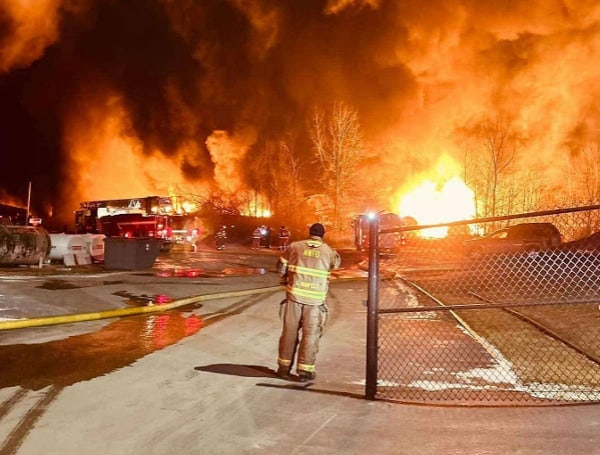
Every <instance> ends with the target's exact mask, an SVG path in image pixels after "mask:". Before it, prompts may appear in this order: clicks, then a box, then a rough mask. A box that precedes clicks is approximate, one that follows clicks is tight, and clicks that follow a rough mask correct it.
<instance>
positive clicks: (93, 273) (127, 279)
mask: <svg viewBox="0 0 600 455" xmlns="http://www.w3.org/2000/svg"><path fill="white" fill-rule="evenodd" d="M215 254H218V256H215ZM350 256H351V258H350ZM276 257H277V252H274V251H260V252H258V253H255V252H252V253H251V252H249V250H247V249H244V248H242V247H240V248H239V249H235V248H230V249H228V250H225V251H224V252H212V251H200V252H198V253H192V254H186V255H183V256H182V257H177V256H176V255H169V257H161V258H159V260H158V261H157V263H156V264H155V267H154V268H153V269H152V270H151V271H137V272H136V271H133V272H132V271H108V270H102V268H101V267H90V268H88V269H87V270H86V271H85V273H80V271H76V270H73V269H71V270H53V271H51V270H44V272H43V273H41V274H40V273H31V274H29V275H28V274H27V273H21V274H17V273H13V272H14V271H11V272H10V273H3V271H1V270H0V317H3V318H5V319H10V318H20V317H40V316H48V315H56V314H66V313H71V312H83V311H85V312H89V311H102V310H107V309H111V308H127V307H136V306H148V305H161V304H164V303H165V302H170V301H173V300H175V299H182V298H186V297H190V296H193V295H198V294H213V293H222V292H224V291H236V290H242V289H248V288H252V287H253V288H268V287H271V286H274V285H276V284H277V283H278V277H277V274H276V273H275V270H274V266H275V261H276ZM346 259H347V261H346V264H345V266H346V267H345V268H344V269H343V270H342V271H340V273H339V274H338V276H337V278H338V279H335V280H333V282H332V285H331V298H330V302H329V305H330V308H331V318H330V320H329V322H328V325H327V328H326V331H325V334H324V337H323V340H322V343H321V350H320V353H319V358H318V369H317V379H316V380H315V381H313V382H310V383H299V382H295V381H284V380H281V379H279V378H277V377H276V376H275V371H274V368H275V367H276V355H277V340H278V336H279V331H280V322H279V319H278V308H279V302H280V300H281V299H282V297H283V290H281V291H270V292H265V293H263V294H257V295H249V296H243V297H227V298H221V299H216V300H207V301H202V302H199V303H195V304H191V305H187V306H185V307H181V308H177V309H175V310H170V311H166V312H157V313H152V314H144V315H138V316H131V317H125V318H113V319H106V320H99V321H90V322H83V323H77V324H66V325H60V326H52V327H36V328H28V329H17V330H9V331H0V364H1V365H2V366H3V368H2V370H1V373H0V455H9V454H21V455H29V454H41V453H60V454H61V455H68V454H81V453H86V454H90V455H96V454H98V455H100V454H103V455H104V454H107V453H111V454H144V455H146V454H172V453H177V454H197V453H202V454H204V453H206V454H251V453H265V454H266V453H268V454H290V453H291V454H304V453H306V454H309V453H310V454H339V453H344V454H363V453H374V454H417V455H419V454H483V453H485V454H506V453H511V454H542V453H543V454H564V453H569V454H595V453H600V449H599V448H598V447H600V436H599V435H600V413H599V412H598V410H599V409H600V408H599V407H598V406H567V407H544V408H522V407H520V408H510V407H504V408H477V407H441V406H437V407H434V406H414V405H405V404H401V403H392V402H382V401H367V400H365V399H364V371H365V352H364V351H365V337H366V334H365V328H366V308H365V306H364V300H365V299H366V287H367V284H366V282H365V281H364V280H360V279H358V280H356V279H351V280H344V279H339V278H361V277H364V276H365V275H364V271H361V269H360V268H359V267H356V262H357V257H356V256H354V255H346ZM358 259H360V258H358ZM57 269H60V267H59V268H57ZM47 272H50V273H47Z"/></svg>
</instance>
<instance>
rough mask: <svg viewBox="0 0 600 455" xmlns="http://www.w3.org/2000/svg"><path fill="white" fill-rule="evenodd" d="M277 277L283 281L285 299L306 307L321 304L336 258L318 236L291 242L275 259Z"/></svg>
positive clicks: (337, 259)
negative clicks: (283, 279) (279, 275)
mask: <svg viewBox="0 0 600 455" xmlns="http://www.w3.org/2000/svg"><path fill="white" fill-rule="evenodd" d="M279 262H280V274H281V276H282V277H286V279H287V298H288V299H290V300H293V301H295V302H298V303H303V304H306V305H321V304H322V303H324V302H325V300H326V298H327V290H328V288H329V277H330V273H331V270H333V269H337V268H338V267H339V266H340V262H341V260H340V255H339V254H338V253H337V251H335V250H334V249H332V248H331V247H330V246H329V245H327V244H326V243H324V242H323V240H322V239H321V238H320V237H316V236H313V237H310V238H309V239H306V240H300V241H298V242H293V243H292V244H291V245H290V246H289V247H288V249H287V250H286V252H285V253H284V254H283V255H282V256H281V257H280V258H279Z"/></svg>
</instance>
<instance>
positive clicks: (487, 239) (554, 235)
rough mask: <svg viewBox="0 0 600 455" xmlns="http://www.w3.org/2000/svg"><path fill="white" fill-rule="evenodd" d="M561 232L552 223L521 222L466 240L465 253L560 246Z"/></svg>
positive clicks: (535, 249) (543, 249)
mask: <svg viewBox="0 0 600 455" xmlns="http://www.w3.org/2000/svg"><path fill="white" fill-rule="evenodd" d="M561 238H562V237H561V234H560V232H559V230H558V229H557V228H556V226H554V225H553V224H552V223H521V224H515V225H514V226H508V227H505V228H503V229H499V230H497V231H495V232H492V233H491V234H488V235H486V236H484V237H479V238H474V239H470V240H465V241H464V242H463V246H464V250H465V254H467V255H468V256H471V257H476V256H480V255H485V254H499V253H519V252H538V251H545V250H551V249H553V248H558V247H559V246H560V244H561Z"/></svg>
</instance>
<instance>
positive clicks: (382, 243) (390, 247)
mask: <svg viewBox="0 0 600 455" xmlns="http://www.w3.org/2000/svg"><path fill="white" fill-rule="evenodd" d="M371 217H372V215H368V214H366V215H365V214H362V215H357V216H355V217H354V219H353V222H352V224H353V227H354V245H355V247H356V249H357V250H358V251H366V250H368V249H369V225H370V222H371ZM378 217H379V229H380V230H385V229H396V228H399V227H401V226H406V225H411V224H416V221H414V220H413V219H412V218H410V217H405V218H400V216H399V215H397V214H395V213H379V214H378ZM406 237H407V236H406V234H404V233H399V232H392V233H386V234H382V235H381V236H380V237H379V248H380V250H382V251H390V252H391V251H395V250H397V249H398V248H400V247H401V246H402V245H405V244H406Z"/></svg>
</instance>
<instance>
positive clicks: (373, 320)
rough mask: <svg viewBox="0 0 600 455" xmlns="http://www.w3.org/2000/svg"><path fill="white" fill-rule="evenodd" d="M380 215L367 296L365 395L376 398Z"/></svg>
mask: <svg viewBox="0 0 600 455" xmlns="http://www.w3.org/2000/svg"><path fill="white" fill-rule="evenodd" d="M378 239H379V217H378V216H377V215H375V216H374V217H373V218H372V219H371V223H370V228H369V283H368V293H367V294H368V296H367V378H366V387H365V396H366V398H367V399H368V400H374V399H375V394H376V393H377V344H378V340H377V310H378V289H377V285H378V278H379V277H378V275H379V254H378V253H379V251H378Z"/></svg>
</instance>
